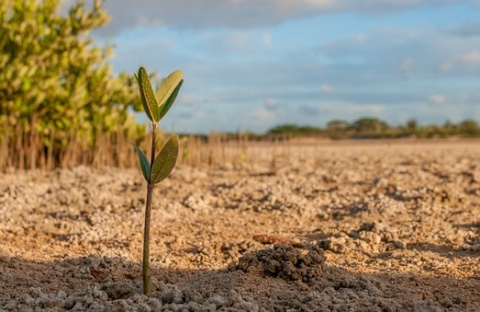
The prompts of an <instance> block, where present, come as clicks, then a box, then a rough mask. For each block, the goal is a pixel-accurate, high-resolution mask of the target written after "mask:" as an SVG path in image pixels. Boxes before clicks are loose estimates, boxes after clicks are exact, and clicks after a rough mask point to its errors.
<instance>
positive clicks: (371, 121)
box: [352, 117, 389, 133]
mask: <svg viewBox="0 0 480 312" xmlns="http://www.w3.org/2000/svg"><path fill="white" fill-rule="evenodd" d="M352 127H353V128H354V129H355V130H357V131H358V132H374V133H380V132H382V131H385V130H386V129H388V128H389V125H388V124H387V123H386V122H384V121H382V120H380V119H378V118H374V117H363V118H360V119H357V120H356V121H354V122H353V124H352Z"/></svg>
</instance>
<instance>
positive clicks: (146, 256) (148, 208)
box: [142, 123, 157, 296]
mask: <svg viewBox="0 0 480 312" xmlns="http://www.w3.org/2000/svg"><path fill="white" fill-rule="evenodd" d="M156 141H157V124H155V123H152V148H151V150H152V153H151V158H150V168H151V167H152V166H153V161H154V160H155V146H156ZM154 187H155V184H153V183H151V182H150V181H149V182H148V185H147V202H146V204H145V227H144V231H143V267H142V272H143V293H144V294H145V295H146V296H150V293H151V283H150V215H151V213H152V196H153V189H154Z"/></svg>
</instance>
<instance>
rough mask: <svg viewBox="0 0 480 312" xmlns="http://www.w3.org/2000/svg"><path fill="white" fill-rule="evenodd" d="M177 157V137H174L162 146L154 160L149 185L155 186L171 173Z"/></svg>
mask: <svg viewBox="0 0 480 312" xmlns="http://www.w3.org/2000/svg"><path fill="white" fill-rule="evenodd" d="M177 156H178V136H176V135H174V136H172V137H171V138H170V139H168V141H167V142H166V143H165V145H163V147H162V150H161V151H160V153H159V154H158V155H157V157H156V158H155V161H154V162H153V166H152V172H151V174H150V183H153V184H157V183H158V182H160V181H162V180H163V179H165V178H166V177H168V175H169V174H170V173H171V172H172V170H173V167H175V163H176V162H177Z"/></svg>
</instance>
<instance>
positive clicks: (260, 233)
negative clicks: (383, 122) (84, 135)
mask: <svg viewBox="0 0 480 312" xmlns="http://www.w3.org/2000/svg"><path fill="white" fill-rule="evenodd" d="M241 156H242V157H240V158H239V159H238V160H235V159H234V160H232V162H231V163H218V164H214V165H212V166H205V167H201V166H198V167H195V168H192V167H186V166H177V168H176V169H175V170H174V172H173V173H172V175H171V176H170V177H169V178H168V179H167V180H165V181H163V182H162V183H160V184H159V185H158V186H157V187H156V189H155V195H154V208H153V212H152V218H153V219H152V232H151V250H150V253H151V265H152V270H153V280H152V282H153V289H154V292H153V296H152V297H151V298H146V297H145V296H143V295H141V257H142V235H143V214H144V198H145V192H146V190H145V184H144V182H143V178H142V177H141V172H140V169H139V168H137V169H131V170H120V169H111V168H105V169H91V168H86V167H77V168H73V169H61V170H56V171H52V172H42V171H30V172H19V171H14V170H11V171H8V172H6V173H3V174H1V178H0V311H64V310H70V311H216V310H221V311H480V142H478V141H469V142H468V141H464V142H451V141H445V142H427V143H425V142H424V143H405V142H403V143H392V142H390V143H388V142H376V143H368V142H367V143H351V144H347V143H335V144H323V145H296V146H295V145H289V146H288V148H279V146H278V145H276V146H269V145H255V146H253V145H252V146H247V147H246V149H245V154H243V155H241Z"/></svg>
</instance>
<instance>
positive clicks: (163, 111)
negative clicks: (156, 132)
mask: <svg viewBox="0 0 480 312" xmlns="http://www.w3.org/2000/svg"><path fill="white" fill-rule="evenodd" d="M182 84H183V79H182V80H180V82H179V83H178V85H177V87H176V88H175V89H174V90H173V92H172V94H171V95H170V97H169V98H168V100H167V101H166V102H165V103H164V104H163V105H162V106H160V119H162V118H163V117H164V116H165V115H166V114H167V112H168V111H169V110H170V107H172V105H173V103H174V102H175V99H176V98H177V95H178V92H180V88H181V87H182Z"/></svg>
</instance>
